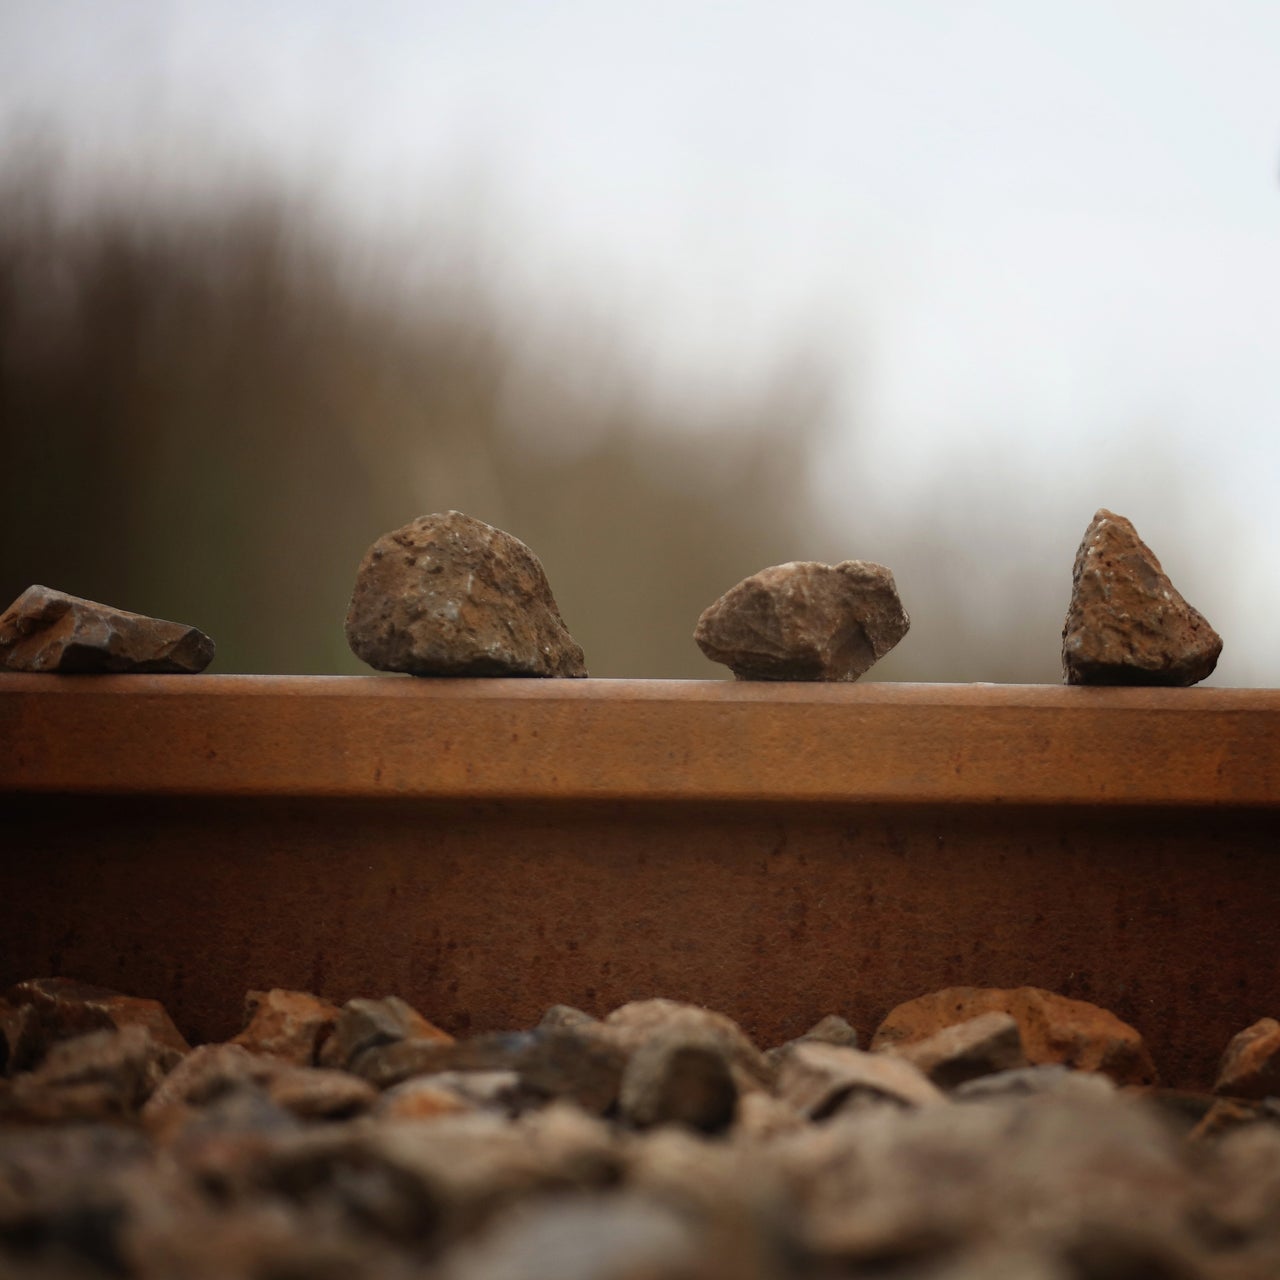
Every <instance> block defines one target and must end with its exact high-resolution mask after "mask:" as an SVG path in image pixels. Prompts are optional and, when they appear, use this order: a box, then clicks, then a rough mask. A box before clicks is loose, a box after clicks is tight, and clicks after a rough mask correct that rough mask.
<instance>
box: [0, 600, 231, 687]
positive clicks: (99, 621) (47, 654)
mask: <svg viewBox="0 0 1280 1280" xmlns="http://www.w3.org/2000/svg"><path fill="white" fill-rule="evenodd" d="M213 649H214V645H213V641H212V640H210V639H209V637H208V636H207V635H205V634H204V633H203V632H201V631H197V630H196V628H195V627H189V626H185V625H184V624H183V623H180V622H164V621H162V620H161V619H159V618H148V617H146V616H145V615H144V614H140V613H127V612H126V611H125V610H123V609H113V608H112V607H111V606H110V605H105V604H97V603H96V602H95V601H93V600H82V599H80V597H79V596H69V595H67V594H66V593H65V592H62V591H54V590H52V589H51V588H49V587H41V586H34V587H28V588H27V589H26V590H25V591H24V592H23V593H22V594H21V595H20V596H19V597H18V598H17V599H16V600H15V601H14V602H13V603H12V604H11V605H10V606H9V607H8V609H6V610H5V612H4V613H3V614H0V668H6V669H8V670H9V671H31V672H45V673H50V672H59V673H64V674H66V673H91V672H92V673H106V672H110V673H116V674H132V673H152V674H166V673H167V674H179V675H181V674H185V675H192V674H194V673H196V672H198V671H203V670H204V669H205V667H207V666H208V665H209V663H210V662H212V661H213Z"/></svg>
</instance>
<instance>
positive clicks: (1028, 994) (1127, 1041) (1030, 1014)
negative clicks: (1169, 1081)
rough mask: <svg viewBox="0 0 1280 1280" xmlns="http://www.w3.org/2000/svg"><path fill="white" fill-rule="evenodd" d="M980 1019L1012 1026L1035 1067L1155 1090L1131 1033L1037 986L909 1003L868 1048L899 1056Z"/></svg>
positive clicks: (957, 992)
mask: <svg viewBox="0 0 1280 1280" xmlns="http://www.w3.org/2000/svg"><path fill="white" fill-rule="evenodd" d="M985 1013H1004V1014H1008V1015H1009V1016H1011V1017H1012V1018H1013V1019H1014V1021H1015V1022H1016V1023H1017V1026H1018V1033H1019V1036H1020V1038H1021V1041H1022V1048H1023V1052H1024V1053H1025V1054H1026V1061H1027V1062H1028V1063H1030V1064H1031V1065H1032V1066H1038V1065H1039V1064H1041V1063H1055V1062H1056V1063H1062V1064H1064V1065H1066V1066H1068V1067H1072V1068H1074V1069H1075V1070H1077V1071H1100V1072H1102V1073H1103V1074H1105V1075H1108V1076H1110V1077H1111V1078H1112V1079H1113V1080H1114V1081H1115V1082H1116V1083H1117V1084H1155V1083H1156V1069H1155V1065H1154V1064H1153V1063H1152V1061H1151V1055H1150V1053H1148V1051H1147V1046H1146V1044H1145V1042H1144V1041H1143V1039H1142V1036H1141V1035H1140V1034H1139V1033H1138V1032H1137V1031H1136V1030H1135V1029H1134V1028H1133V1027H1131V1026H1129V1024H1128V1023H1126V1022H1121V1021H1120V1019H1119V1018H1117V1017H1116V1016H1115V1014H1113V1013H1111V1012H1109V1011H1108V1010H1106V1009H1100V1008H1099V1007H1098V1006H1097V1005H1096V1004H1089V1003H1088V1002H1087V1001H1085V1000H1069V999H1067V998H1066V997H1065V996H1060V995H1057V994H1055V993H1054V992H1052V991H1045V990H1043V989H1041V988H1040V987H1015V988H1011V989H1008V990H1005V989H1001V988H998V987H948V988H946V989H945V990H943V991H935V992H933V993H931V994H930V995H926V996H920V997H918V998H917V999H915V1000H908V1001H906V1002H905V1003H903V1004H900V1005H898V1007H897V1008H896V1009H894V1010H892V1011H891V1012H890V1013H889V1015H888V1017H886V1018H885V1020H884V1021H883V1022H882V1023H881V1024H880V1026H879V1028H878V1029H877V1031H876V1033H875V1036H874V1037H873V1038H872V1041H871V1047H872V1048H873V1049H890V1048H891V1049H897V1050H903V1049H906V1048H908V1047H909V1046H910V1045H913V1044H915V1043H917V1042H918V1041H921V1040H927V1039H928V1038H929V1037H930V1036H933V1035H936V1034H937V1033H938V1032H939V1031H942V1030H943V1029H944V1028H946V1027H951V1026H954V1025H955V1024H956V1023H958V1022H967V1021H968V1020H969V1019H971V1018H977V1017H979V1016H980V1015H981V1014H985Z"/></svg>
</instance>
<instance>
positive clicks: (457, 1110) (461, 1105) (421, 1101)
mask: <svg viewBox="0 0 1280 1280" xmlns="http://www.w3.org/2000/svg"><path fill="white" fill-rule="evenodd" d="M475 1074H476V1075H478V1076H480V1077H481V1079H482V1080H483V1081H484V1082H485V1083H486V1084H488V1083H489V1082H490V1081H491V1080H492V1077H493V1076H494V1075H500V1076H501V1077H502V1079H503V1084H504V1087H505V1086H507V1085H509V1084H510V1083H511V1082H513V1081H514V1084H515V1087H516V1088H518V1087H519V1084H520V1077H519V1076H517V1075H516V1074H515V1073H514V1072H507V1071H502V1072H484V1071H479V1072H476V1073H475ZM460 1075H461V1073H460V1072H452V1071H443V1072H441V1073H440V1074H439V1075H434V1076H413V1077H412V1078H411V1079H408V1080H402V1081H401V1082H400V1083H399V1084H396V1085H392V1086H391V1088H389V1089H387V1090H386V1091H385V1092H384V1093H383V1094H382V1095H381V1096H380V1097H379V1099H378V1101H377V1102H376V1103H375V1104H374V1108H373V1114H374V1115H375V1116H376V1117H377V1118H378V1119H379V1120H435V1119H438V1118H439V1117H440V1116H453V1115H460V1114H462V1113H464V1112H468V1111H477V1110H479V1109H480V1108H481V1107H482V1106H483V1105H486V1104H482V1103H477V1102H474V1101H472V1100H471V1099H469V1098H467V1097H466V1096H465V1095H464V1094H463V1093H462V1091H461V1090H459V1089H457V1088H455V1087H454V1081H455V1080H456V1079H457V1078H459V1076H460Z"/></svg>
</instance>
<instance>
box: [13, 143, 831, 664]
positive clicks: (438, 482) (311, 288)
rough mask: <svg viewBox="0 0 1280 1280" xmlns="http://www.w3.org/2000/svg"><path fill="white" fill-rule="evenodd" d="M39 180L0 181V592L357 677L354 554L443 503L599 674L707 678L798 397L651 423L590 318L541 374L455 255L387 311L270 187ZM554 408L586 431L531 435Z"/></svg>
mask: <svg viewBox="0 0 1280 1280" xmlns="http://www.w3.org/2000/svg"><path fill="white" fill-rule="evenodd" d="M48 179H49V175H48V174H47V173H44V174H42V173H40V172H39V171H37V170H33V169H32V168H30V167H27V168H21V169H16V168H15V169H14V170H13V171H11V172H10V173H9V174H8V175H7V179H6V180H5V181H4V182H3V184H0V446H2V447H3V451H4V458H5V466H4V468H3V471H2V472H0V596H3V597H4V598H5V600H8V599H12V598H13V597H14V596H16V595H17V594H18V593H19V592H20V591H21V590H22V589H23V588H25V587H26V586H27V585H29V584H30V583H31V582H37V581H38V582H44V583H46V584H47V585H50V586H54V587H58V588H60V589H63V590H67V591H71V592H74V593H76V594H79V595H85V596H88V597H90V598H95V599H101V600H105V601H108V602H110V603H112V604H116V605H119V606H120V607H123V608H128V609H134V610H137V611H140V612H148V613H155V614H158V615H160V616H163V617H171V618H175V619H179V620H182V621H185V622H192V623H195V624H196V625H198V626H200V627H202V628H203V629H205V630H207V631H208V632H209V633H210V634H211V635H213V636H214V638H215V639H216V641H217V642H218V646H219V650H218V658H217V659H216V662H215V668H214V669H215V670H221V671H261V672H322V671H354V670H358V669H361V668H360V666H359V664H358V663H357V662H356V660H355V659H354V658H353V657H352V656H351V655H350V654H349V653H348V652H347V649H346V645H345V641H344V638H343V633H342V621H343V617H344V614H345V609H346V603H347V596H348V594H349V591H350V587H351V582H352V579H353V576H354V571H355V567H356V565H357V564H358V562H359V560H360V557H361V556H362V554H363V552H364V550H365V548H366V547H367V546H368V544H369V543H370V542H371V541H372V540H373V539H374V538H375V537H376V536H377V535H378V534H379V533H381V532H383V531H385V530H386V529H388V528H392V527H395V526H397V525H399V524H402V523H404V522H405V521H406V520H408V519H410V518H412V517H413V516H415V515H418V514H421V513H423V512H425V511H429V510H440V509H445V508H450V507H454V508H458V509H460V510H465V511H468V512H469V513H471V514H473V515H476V516H479V517H480V518H482V519H486V520H489V521H490V522H491V523H494V524H498V525H500V526H501V527H503V528H506V529H508V530H509V531H510V532H512V533H515V534H516V535H517V536H519V537H521V538H523V539H524V540H525V541H526V542H528V543H529V545H530V546H531V547H533V549H534V550H535V551H536V552H537V553H538V554H539V555H540V556H541V558H542V559H543V562H544V564H545V565H546V567H547V571H548V575H549V577H550V579H551V582H552V586H553V589H554V590H555V592H556V595H557V598H558V600H559V602H560V605H561V608H562V611H563V613H564V615H565V617H566V620H567V621H568V623H569V625H570V628H571V629H572V631H573V632H574V634H575V636H576V637H577V638H578V639H579V641H580V642H581V643H582V644H583V646H584V648H585V649H586V652H587V660H588V665H589V667H590V668H591V670H592V672H593V674H597V675H631V676H690V675H702V676H710V675H716V674H722V671H721V669H720V668H717V667H713V666H712V665H711V664H709V663H707V662H706V661H705V660H704V659H703V658H702V656H701V654H700V653H699V652H698V650H697V649H696V647H695V646H694V644H693V642H692V639H691V633H692V629H693V624H694V622H695V620H696V618H697V616H698V613H699V612H700V611H701V609H702V608H703V607H704V606H705V605H706V604H707V603H709V602H710V601H711V600H712V599H714V598H715V597H716V596H717V595H719V594H720V593H721V592H722V591H724V590H725V589H727V588H728V587H729V586H731V585H732V584H733V583H734V582H735V581H737V580H738V579H739V578H741V577H742V576H744V575H745V574H747V573H750V572H752V571H754V570H755V569H757V568H760V567H761V566H763V565H764V564H768V563H775V562H778V561H781V560H786V559H794V558H801V557H803V556H805V555H806V554H808V552H807V550H806V542H807V541H809V540H810V535H809V533H808V526H807V513H808V511H809V504H808V502H807V489H806V480H805V476H806V468H807V466H808V461H809V448H810V446H811V443H812V440H813V438H814V432H815V430H816V423H815V421H814V420H813V416H812V410H811V407H809V408H807V407H806V406H807V405H809V406H811V403H812V402H811V401H810V400H806V399H803V398H797V397H796V396H795V395H793V394H792V393H791V392H789V391H788V390H787V389H785V388H781V389H779V390H777V391H766V392H765V393H762V395H761V396H760V398H759V399H758V401H757V402H755V403H753V404H751V405H750V406H749V407H745V408H741V409H738V408H730V409H728V410H722V411H720V412H719V414H718V417H719V418H720V419H723V418H725V417H728V418H729V419H730V422H729V424H728V426H726V424H725V422H724V421H718V422H717V423H714V424H712V423H709V422H708V421H706V420H705V418H706V412H707V411H703V419H702V420H700V419H699V418H698V416H697V415H696V414H692V413H691V414H690V415H689V420H688V421H685V422H672V421H670V419H669V417H667V416H665V415H664V414H660V413H659V411H658V410H657V409H656V408H654V407H653V405H651V404H649V403H647V402H646V400H645V398H644V396H643V395H641V394H639V393H637V392H636V391H635V390H634V389H633V386H632V382H633V379H632V378H631V377H630V376H629V374H628V370H627V369H626V367H625V362H624V361H623V360H622V358H621V357H617V356H615V357H613V358H612V361H611V360H610V359H609V358H605V359H603V360H602V359H601V356H600V353H599V352H598V351H591V350H589V347H590V345H591V341H592V340H593V339H592V338H591V337H590V336H589V335H587V334H586V333H584V335H583V340H582V344H581V347H580V348H577V349H574V350H565V351H562V352H559V353H558V354H557V358H558V359H559V360H561V361H563V362H564V364H563V365H561V366H560V367H557V364H556V361H554V360H553V361H548V360H547V358H546V353H545V352H540V353H538V354H536V355H535V353H534V351H533V347H532V345H531V344H525V343H523V342H522V341H521V340H520V338H519V336H518V326H516V325H515V324H514V323H513V318H512V317H511V316H506V315H503V314H502V313H501V309H500V308H499V307H497V305H496V304H495V302H494V301H493V299H492V298H491V297H490V296H488V294H487V293H486V290H485V289H484V287H483V286H482V284H481V283H480V282H478V281H476V280H474V279H469V278H467V277H466V276H465V275H462V276H458V277H454V278H447V279H432V280H427V281H425V282H424V283H423V286H422V288H421V289H420V290H417V291H408V294H409V301H408V302H406V301H405V294H406V291H405V290H404V289H403V288H393V287H390V283H391V282H389V281H388V280H386V279H385V278H383V279H380V278H379V277H378V275H377V273H376V272H373V271H369V270H363V271H361V270H356V269H354V265H353V259H352V258H350V257H349V256H347V255H344V254H342V253H341V252H339V251H338V249H337V248H336V247H335V245H334V244H333V243H331V240H330V238H329V237H327V236H326V235H325V234H323V233H322V232H321V231H320V230H319V228H318V225H317V224H315V223H312V222H308V221H306V220H305V219H300V218H297V217H295V216H293V215H292V214H291V213H290V210H289V208H288V206H287V205H286V204H285V203H284V202H283V201H278V200H273V199H259V198H252V197H248V196H241V197H238V198H228V199H227V200H226V201H225V202H223V203H221V204H218V205H217V206H216V207H206V208H204V209H192V208H189V207H182V206H170V205H162V204H159V203H156V204H152V205H143V206H142V207H133V208H129V209H127V210H122V209H120V208H118V207H110V206H108V205H104V204H101V203H99V204H94V203H89V204H78V205H75V206H73V207H70V208H68V207H65V206H63V205H62V204H60V202H59V201H58V200H56V199H55V198H54V196H53V187H52V184H51V183H50V182H49V180H48ZM580 360H590V361H594V362H595V364H594V367H593V368H592V376H591V377H590V378H589V379H578V380H576V381H575V379H574V378H572V377H566V376H564V375H565V370H566V369H572V367H573V365H574V363H575V362H577V361H580ZM513 388H514V389H515V391H514V392H513ZM806 415H807V416H806ZM548 423H554V424H555V426H556V432H557V437H558V438H560V439H565V438H569V439H572V438H574V437H575V435H576V436H577V437H579V438H580V439H581V440H583V441H585V442H586V443H585V445H583V446H582V447H580V448H575V449H571V450H565V449H563V448H558V449H555V450H551V451H545V450H541V449H540V448H539V439H540V430H541V429H542V428H543V427H545V425H546V424H548ZM710 426H715V427H716V429H715V430H714V431H709V430H708V428H709V427H710ZM710 441H713V442H714V444H712V443H709V442H710ZM699 477H701V478H702V482H699V479H698V478H699Z"/></svg>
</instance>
